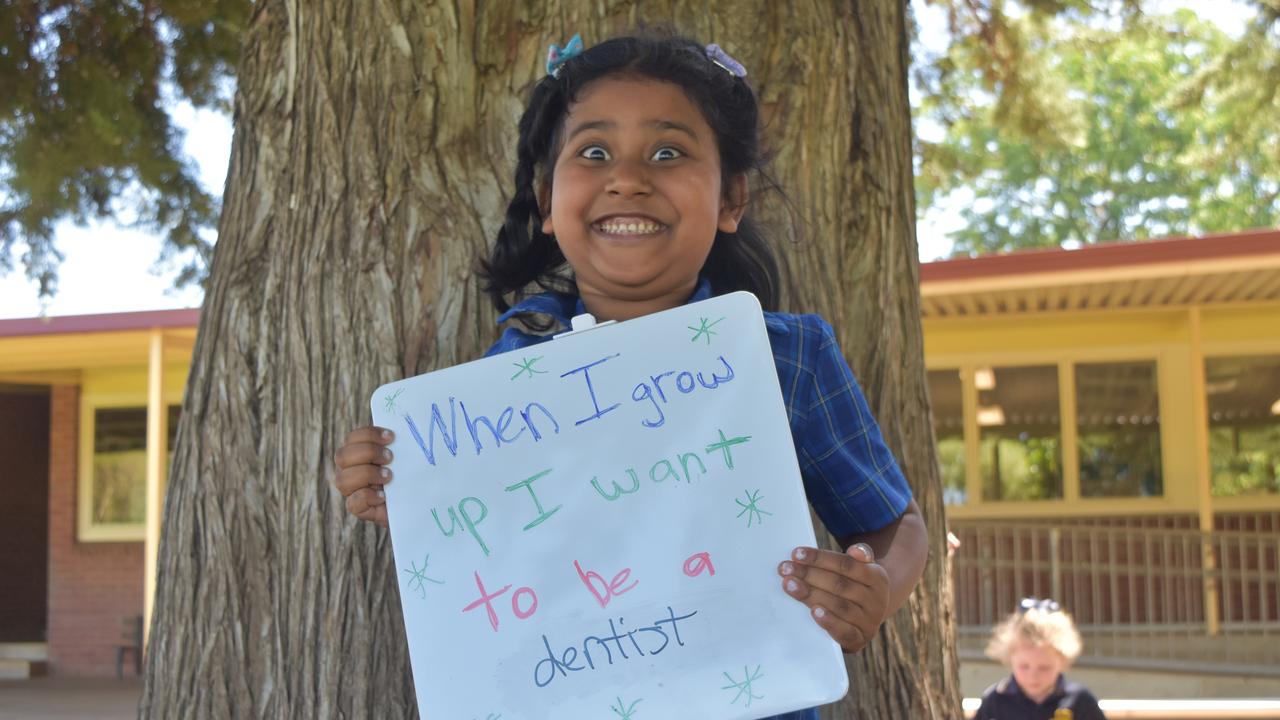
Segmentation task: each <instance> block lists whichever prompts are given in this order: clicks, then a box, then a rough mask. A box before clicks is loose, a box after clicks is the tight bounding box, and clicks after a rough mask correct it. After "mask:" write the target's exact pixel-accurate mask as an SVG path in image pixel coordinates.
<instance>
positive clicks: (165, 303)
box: [0, 0, 1252, 319]
mask: <svg viewBox="0 0 1280 720" xmlns="http://www.w3.org/2000/svg"><path fill="white" fill-rule="evenodd" d="M1154 5H1155V9H1156V10H1157V11H1169V10H1172V9H1174V8H1177V7H1190V8H1192V9H1194V10H1196V11H1197V13H1199V14H1202V15H1207V16H1209V17H1212V18H1213V19H1214V20H1216V21H1217V22H1218V23H1219V24H1220V25H1222V26H1223V28H1224V29H1225V30H1227V31H1228V32H1231V33H1233V34H1238V33H1239V32H1240V31H1241V30H1242V28H1243V25H1244V22H1245V21H1246V20H1247V18H1249V17H1250V16H1251V13H1252V11H1251V10H1250V9H1249V8H1248V7H1247V6H1246V5H1244V4H1243V3H1242V2H1240V1H1239V0H1156V1H1155V3H1154ZM914 6H915V10H916V13H917V16H916V17H917V20H918V21H919V23H920V42H921V43H922V44H924V45H925V46H926V47H929V48H940V47H944V46H945V43H946V20H945V16H944V15H943V14H942V11H941V10H940V9H939V8H937V7H936V6H926V5H924V4H923V3H922V2H919V1H917V2H916V3H914ZM172 112H173V116H174V120H175V122H176V123H177V125H178V126H179V127H181V128H183V129H185V131H186V137H185V139H184V148H185V151H186V153H187V154H188V155H189V156H190V157H191V158H192V159H193V160H194V161H195V162H196V164H197V165H198V167H199V171H200V179H201V182H203V183H204V185H205V187H206V188H208V189H209V191H210V192H212V193H213V194H214V195H220V194H221V193H222V185H223V182H224V180H225V178H226V171H227V161H228V158H229V156H230V152H231V132H232V131H231V123H230V119H229V118H227V117H225V116H223V115H220V114H218V113H216V112H212V111H208V110H196V109H194V108H192V107H191V106H190V105H186V104H182V105H179V106H176V107H175V108H174V109H173V111H172ZM916 131H917V132H919V133H922V134H928V133H935V132H938V131H939V130H938V129H937V128H930V127H917V128H916ZM963 202H965V199H964V197H963V195H959V196H952V197H951V198H949V200H948V201H944V202H943V203H941V204H940V205H939V206H938V207H935V208H931V209H930V210H929V211H928V212H926V213H925V215H924V217H923V218H921V219H920V221H919V223H918V224H917V228H916V239H917V242H918V243H919V249H920V260H921V261H922V262H928V261H930V260H935V259H938V258H942V257H945V256H946V255H948V254H949V253H950V250H951V242H950V241H949V240H948V239H947V233H948V232H950V231H954V230H955V229H957V228H958V227H960V225H961V224H962V222H963V221H962V220H961V219H960V215H959V213H958V208H959V204H960V203H963ZM55 232H56V240H55V244H56V245H57V247H58V249H59V251H61V253H62V255H63V257H64V260H63V262H62V264H61V266H60V268H59V270H58V291H57V293H56V295H55V296H54V297H53V298H52V299H51V300H44V301H42V300H41V299H40V298H39V294H38V288H37V286H36V284H35V283H33V282H31V281H29V280H27V279H26V277H25V276H24V275H23V274H22V272H21V271H20V270H18V271H15V272H12V273H9V274H7V275H0V319H4V318H26V317H36V316H39V315H48V316H64V315H83V314H90V313H115V312H131V311H137V310H162V309H169V308H187V307H198V306H199V305H200V302H201V300H202V292H201V290H200V288H199V287H189V288H186V289H184V290H175V289H174V288H173V281H174V278H175V277H176V275H177V273H178V268H176V267H169V268H163V267H158V266H157V260H158V258H159V255H160V238H159V237H158V236H156V235H153V234H150V233H146V232H141V231H138V230H131V229H126V228H120V227H118V226H116V225H115V224H114V223H111V222H109V221H97V222H93V223H91V224H90V225H88V226H87V227H81V226H77V225H76V224H74V223H71V222H64V223H61V224H59V225H58V226H57V228H56V231H55ZM14 260H15V263H14V264H15V266H18V267H20V263H18V262H17V258H14Z"/></svg>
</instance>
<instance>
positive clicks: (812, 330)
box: [788, 315, 911, 538]
mask: <svg viewBox="0 0 1280 720" xmlns="http://www.w3.org/2000/svg"><path fill="white" fill-rule="evenodd" d="M798 319H799V321H800V325H801V327H800V328H796V330H795V331H793V332H792V333H791V335H792V336H793V337H792V343H793V344H794V345H795V348H794V349H795V351H796V353H795V358H796V360H797V363H796V364H797V366H798V367H797V370H799V373H798V377H796V378H795V385H794V391H795V393H794V395H793V396H792V397H793V399H794V404H793V405H792V409H793V418H792V434H793V436H794V438H795V444H796V455H797V457H798V459H799V461H800V472H801V475H802V476H803V477H804V485H805V492H806V493H807V494H808V496H809V502H810V503H812V504H813V508H814V510H816V511H817V513H818V517H820V518H822V522H823V524H824V525H826V526H827V530H828V531H830V532H831V534H832V535H835V536H836V537H838V538H845V537H848V536H849V535H852V534H855V533H863V532H873V531H875V530H879V529H881V528H883V527H885V526H886V525H888V524H889V523H891V522H893V521H894V520H897V519H898V518H899V517H900V516H901V515H902V513H903V512H904V511H905V510H906V508H907V504H908V502H909V501H910V500H911V489H910V488H909V487H908V486H907V481H906V478H904V477H903V475H902V470H901V469H899V467H898V463H897V461H896V460H895V459H894V457H893V453H892V452H891V451H890V450H889V448H888V446H887V445H885V442H884V437H883V436H882V435H881V433H880V426H879V425H877V424H876V420H875V418H874V417H872V415H871V409H870V408H869V407H867V401H866V399H865V398H864V397H863V395H862V390H861V389H859V387H858V383H857V381H856V380H855V379H854V377H853V372H852V371H851V370H850V369H849V364H848V363H847V362H845V359H844V355H843V354H842V353H841V352H840V346H839V344H837V342H836V337H835V332H834V331H833V330H832V329H831V326H830V325H829V324H827V322H826V321H825V320H823V319H822V318H821V317H819V316H817V315H804V316H800V317H799V318H798ZM806 370H807V371H808V372H806ZM788 404H791V403H788Z"/></svg>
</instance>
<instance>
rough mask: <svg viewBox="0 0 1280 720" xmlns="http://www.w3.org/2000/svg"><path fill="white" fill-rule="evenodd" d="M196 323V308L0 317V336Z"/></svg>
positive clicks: (176, 325) (198, 313) (197, 320)
mask: <svg viewBox="0 0 1280 720" xmlns="http://www.w3.org/2000/svg"><path fill="white" fill-rule="evenodd" d="M199 324H200V309H199V308H184V309H180V310H145V311H142V312H124V313H102V314H100V315H65V316H63V317H43V318H40V317H37V318H18V319H16V320H0V338H3V337H29V336H32V335H60V334H66V333H99V332H118V331H122V330H149V329H151V328H182V327H190V328H193V327H196V326H197V325H199Z"/></svg>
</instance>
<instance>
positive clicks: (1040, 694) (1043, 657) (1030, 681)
mask: <svg viewBox="0 0 1280 720" xmlns="http://www.w3.org/2000/svg"><path fill="white" fill-rule="evenodd" d="M1009 665H1010V666H1011V669H1012V670H1013V679H1014V680H1016V681H1017V683H1018V687H1019V688H1021V690H1022V694H1023V695H1026V696H1027V697H1029V698H1031V699H1032V700H1034V701H1036V702H1043V701H1044V699H1045V698H1047V697H1049V694H1050V693H1052V692H1053V689H1054V687H1056V686H1057V684H1058V676H1059V675H1061V674H1062V671H1063V670H1064V669H1065V668H1066V665H1067V660H1066V658H1064V657H1062V653H1060V652H1058V651H1057V650H1054V649H1053V648H1051V647H1049V646H1047V645H1018V646H1017V647H1016V648H1014V650H1013V653H1011V654H1010V655H1009Z"/></svg>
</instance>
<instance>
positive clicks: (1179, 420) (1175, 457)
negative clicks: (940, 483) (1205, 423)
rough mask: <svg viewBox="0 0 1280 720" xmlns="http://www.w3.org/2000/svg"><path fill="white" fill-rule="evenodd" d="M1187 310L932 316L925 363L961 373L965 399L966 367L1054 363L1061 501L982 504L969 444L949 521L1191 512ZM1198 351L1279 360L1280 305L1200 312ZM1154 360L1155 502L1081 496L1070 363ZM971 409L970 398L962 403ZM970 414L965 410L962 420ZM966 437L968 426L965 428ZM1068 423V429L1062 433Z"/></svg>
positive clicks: (1268, 502)
mask: <svg viewBox="0 0 1280 720" xmlns="http://www.w3.org/2000/svg"><path fill="white" fill-rule="evenodd" d="M1189 313H1190V311H1189V310H1188V309H1186V308H1181V309H1154V310H1133V311H1093V312H1063V313H1038V314H1027V315H1022V316H1004V317H999V316H996V317H970V318H945V319H943V318H930V319H926V320H925V321H924V340H925V363H926V365H927V367H928V368H929V369H931V370H935V369H950V368H957V369H960V370H964V371H966V372H964V373H963V374H964V377H965V380H964V382H965V393H966V395H968V396H969V397H972V394H973V392H974V391H973V390H972V387H971V386H972V380H971V378H972V370H973V369H975V368H978V367H982V366H1008V365H1023V364H1047V365H1054V364H1056V365H1058V366H1059V373H1058V375H1059V382H1060V385H1061V386H1062V387H1060V397H1061V406H1062V407H1061V410H1062V423H1063V469H1064V495H1065V497H1064V498H1063V499H1062V500H1045V501H1034V502H1008V501H1003V502H1001V501H996V502H991V501H988V502H982V500H981V492H979V491H978V490H979V481H978V473H979V468H978V466H977V465H978V464H977V462H975V461H976V459H977V458H976V456H975V453H974V449H975V448H976V443H974V442H971V443H970V445H971V448H970V462H967V463H966V471H967V473H968V481H967V485H968V491H969V492H968V502H967V503H966V504H965V505H962V506H960V505H952V506H949V507H948V509H947V512H948V514H949V515H950V516H952V517H957V518H998V517H1041V516H1043V517H1047V516H1061V515H1110V514H1117V515H1119V514H1124V515H1132V514H1153V513H1169V512H1177V513H1195V512H1196V511H1197V509H1198V505H1197V490H1198V488H1197V473H1196V462H1197V459H1196V446H1195V439H1194V438H1195V422H1196V421H1197V418H1196V417H1195V410H1194V403H1193V400H1194V398H1193V394H1192V385H1193V383H1192V373H1191V370H1192V363H1191V333H1190V326H1189ZM1202 318H1203V320H1202V323H1203V331H1202V332H1203V341H1204V354H1205V356H1206V357H1213V356H1217V355H1249V354H1261V353H1267V354H1270V353H1280V304H1274V303H1268V304H1256V305H1251V306H1247V305H1238V306H1219V307H1207V308H1204V309H1203V310H1202ZM1106 360H1115V361H1123V360H1155V361H1156V364H1157V368H1158V371H1157V376H1158V382H1159V392H1160V419H1161V423H1160V427H1161V446H1162V448H1163V457H1162V460H1163V468H1164V492H1165V494H1164V497H1163V498H1130V499H1118V498H1097V499H1093V498H1080V497H1079V478H1078V471H1077V469H1076V460H1075V448H1074V426H1075V408H1074V393H1073V392H1070V390H1071V383H1072V382H1074V380H1073V373H1071V372H1068V370H1069V368H1070V363H1072V362H1078V361H1106ZM970 402H972V401H970ZM966 414H969V413H966ZM970 424H971V426H972V427H971V429H970V432H971V433H972V432H974V431H975V430H976V424H974V423H970ZM1068 426H1070V427H1068ZM1213 503H1214V509H1216V510H1232V509H1251V510H1259V509H1275V508H1280V497H1261V498H1260V497H1249V498H1215V499H1214V500H1213Z"/></svg>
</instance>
